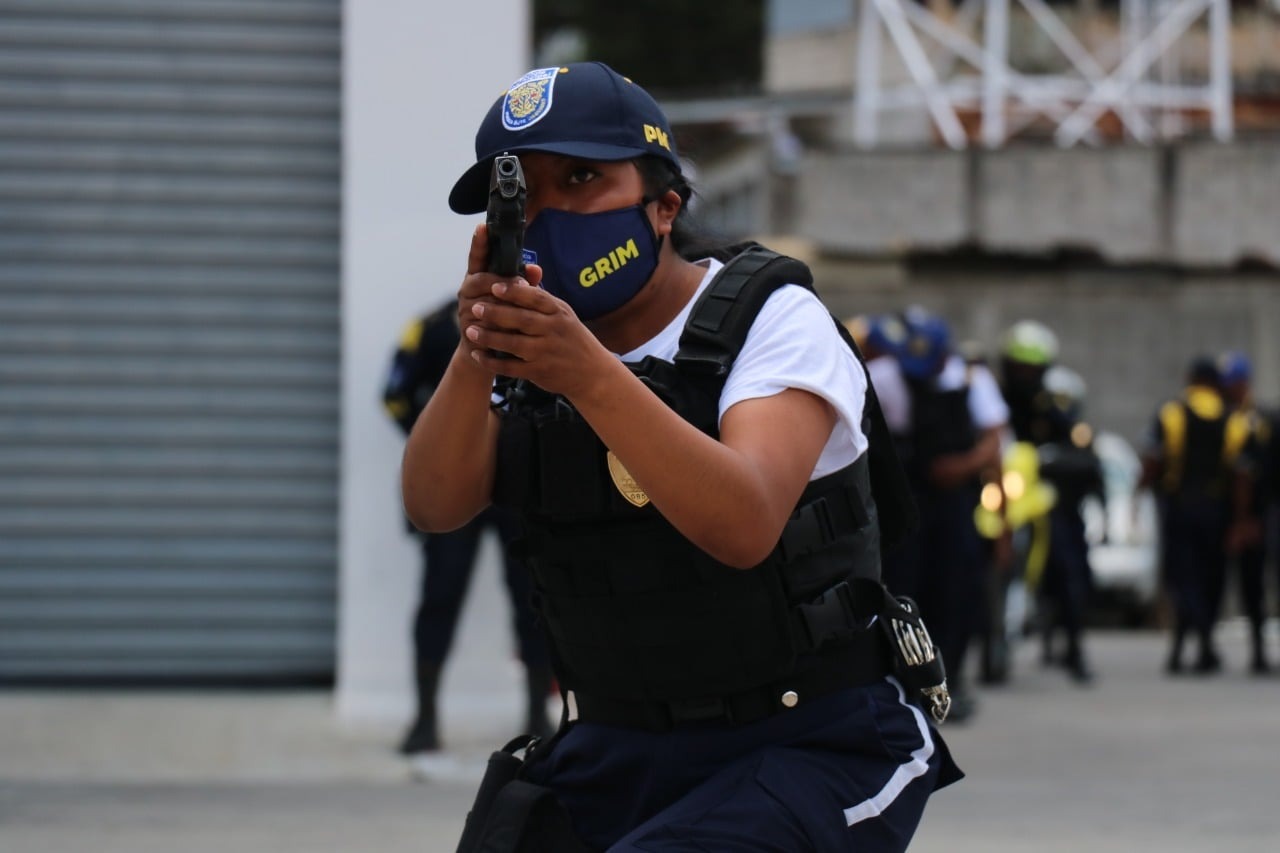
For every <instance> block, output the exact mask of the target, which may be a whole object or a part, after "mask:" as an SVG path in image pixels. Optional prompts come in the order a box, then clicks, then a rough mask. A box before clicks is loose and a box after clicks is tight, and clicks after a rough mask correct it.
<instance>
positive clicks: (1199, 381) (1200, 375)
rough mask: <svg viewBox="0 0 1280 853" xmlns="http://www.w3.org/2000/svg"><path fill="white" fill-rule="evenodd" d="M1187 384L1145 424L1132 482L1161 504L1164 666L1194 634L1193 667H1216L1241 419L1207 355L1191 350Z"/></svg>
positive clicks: (1243, 427)
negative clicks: (1168, 621) (1137, 474)
mask: <svg viewBox="0 0 1280 853" xmlns="http://www.w3.org/2000/svg"><path fill="white" fill-rule="evenodd" d="M1186 383H1187V384H1186V388H1185V389H1184V390H1183V392H1182V395H1181V396H1180V397H1179V398H1178V399H1175V400H1170V401H1168V402H1166V403H1164V404H1163V405H1162V406H1161V407H1160V409H1159V411H1158V412H1157V414H1156V417H1155V419H1154V420H1153V422H1152V424H1151V429H1150V432H1149V434H1148V437H1147V443H1146V447H1145V448H1144V450H1143V454H1142V457H1143V458H1142V463H1143V464H1142V477H1141V479H1140V480H1139V483H1138V488H1139V489H1141V488H1146V487H1153V488H1154V489H1155V493H1156V497H1157V502H1158V505H1159V507H1160V515H1161V528H1162V531H1161V532H1162V540H1163V549H1162V550H1163V555H1164V582H1165V584H1166V586H1167V588H1168V589H1169V591H1170V593H1171V596H1172V599H1173V606H1174V625H1173V636H1172V642H1171V644H1170V647H1169V657H1168V659H1167V661H1166V663H1165V669H1166V671H1167V672H1169V673H1171V674H1172V673H1180V672H1182V671H1183V660H1182V654H1183V647H1184V645H1185V644H1186V640H1187V637H1188V636H1189V635H1191V634H1194V635H1195V636H1196V638H1197V640H1198V643H1199V648H1198V656H1197V658H1196V661H1195V663H1194V665H1193V669H1194V671H1195V672H1197V673H1200V674H1207V673H1213V672H1217V671H1219V670H1220V669H1221V668H1222V658H1221V657H1220V655H1219V654H1218V651H1217V649H1216V647H1215V646H1214V642H1213V629H1214V623H1215V622H1216V621H1217V618H1218V609H1219V606H1220V605H1221V601H1222V591H1223V583H1224V580H1225V571H1226V552H1225V547H1226V542H1227V537H1228V531H1229V530H1232V528H1233V527H1234V528H1236V529H1238V526H1239V524H1240V522H1241V521H1242V520H1243V514H1242V511H1241V510H1242V507H1241V506H1240V501H1239V495H1241V494H1242V492H1243V489H1242V488H1241V486H1240V479H1239V478H1240V476H1241V472H1240V469H1239V464H1240V459H1241V453H1242V451H1243V450H1244V447H1245V444H1246V443H1247V441H1248V436H1249V427H1248V421H1247V419H1246V418H1245V417H1244V416H1242V415H1240V414H1239V413H1234V412H1231V411H1230V410H1229V409H1228V408H1227V406H1226V404H1225V403H1224V401H1223V398H1222V392H1221V377H1220V376H1219V373H1218V368H1217V366H1216V364H1215V363H1214V361H1213V359H1211V358H1206V357H1203V356H1201V357H1197V358H1196V359H1194V360H1193V361H1192V362H1191V365H1190V366H1189V368H1188V370H1187V378H1186Z"/></svg>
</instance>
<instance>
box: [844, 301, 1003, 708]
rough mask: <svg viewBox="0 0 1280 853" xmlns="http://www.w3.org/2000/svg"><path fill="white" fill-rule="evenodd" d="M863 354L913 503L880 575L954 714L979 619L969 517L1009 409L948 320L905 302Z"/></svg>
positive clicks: (992, 469) (975, 541)
mask: <svg viewBox="0 0 1280 853" xmlns="http://www.w3.org/2000/svg"><path fill="white" fill-rule="evenodd" d="M870 337H871V338H873V339H875V341H876V346H877V347H878V348H879V349H880V350H882V351H885V352H887V353H889V354H890V355H892V356H893V357H892V358H877V359H874V360H872V361H871V362H869V363H868V369H869V371H870V373H871V380H872V382H873V383H874V385H875V388H876V392H877V393H878V394H879V395H880V402H881V405H882V407H883V409H884V414H885V420H886V421H887V422H888V424H889V429H890V430H891V431H892V432H893V434H894V438H895V440H896V442H897V447H898V451H899V455H900V457H901V458H902V461H903V466H904V467H905V469H906V471H907V477H908V479H909V480H910V481H911V486H912V491H913V493H914V494H915V497H916V501H917V503H918V505H919V509H920V532H919V535H918V536H916V537H914V538H912V539H910V540H908V541H907V542H904V543H902V544H901V545H900V546H899V547H897V548H896V549H891V550H888V551H886V552H885V554H884V578H885V584H886V585H887V586H888V587H889V589H890V590H892V591H893V592H895V593H897V594H900V595H908V596H911V597H913V598H915V599H916V600H917V602H918V603H919V605H920V610H921V613H923V614H924V616H925V618H926V619H927V620H928V622H929V628H930V631H931V632H932V633H933V637H934V640H935V641H936V642H937V644H938V647H939V648H940V649H941V650H942V657H943V660H944V661H946V665H947V674H948V678H949V680H950V683H951V685H952V696H953V700H954V702H953V706H952V712H951V713H952V716H953V717H954V718H955V719H957V720H959V719H963V718H964V717H965V716H967V715H969V714H971V713H972V711H973V709H974V704H973V700H972V698H971V697H970V696H969V695H968V691H967V690H966V689H965V687H964V682H963V679H962V674H963V673H962V671H963V666H964V656H965V652H966V650H967V648H968V645H969V641H970V639H972V637H973V635H974V632H975V631H976V629H977V628H978V626H979V625H980V624H981V623H982V611H983V608H984V606H985V592H984V587H985V570H986V559H985V557H986V555H985V553H984V548H983V544H982V541H981V538H980V537H979V535H978V531H977V528H976V527H975V526H974V523H973V512H974V508H975V507H976V506H977V505H978V500H979V494H980V493H981V490H982V485H983V483H984V481H997V482H998V481H999V472H1000V440H1001V439H1000V433H1001V431H1002V430H1003V429H1004V427H1005V424H1006V422H1007V421H1008V416H1009V410H1008V407H1007V406H1006V405H1005V403H1004V400H1003V399H1002V398H1001V396H1000V389H999V387H998V385H997V384H996V381H995V378H994V377H993V376H992V375H991V372H990V371H989V370H987V369H986V368H985V367H982V366H981V365H969V364H966V363H965V360H964V359H963V358H962V357H961V356H959V355H958V354H957V353H956V352H954V349H953V347H952V343H951V330H950V327H949V326H948V325H947V323H946V322H945V321H944V320H943V319H942V318H941V317H938V316H936V315H933V314H931V313H929V312H927V311H925V310H924V309H921V308H918V307H912V308H909V309H908V310H906V311H905V312H903V313H902V314H901V315H899V316H888V317H882V318H879V319H878V321H877V324H876V327H875V329H874V330H873V333H872V334H871V336H870Z"/></svg>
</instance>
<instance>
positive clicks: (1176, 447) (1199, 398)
mask: <svg viewBox="0 0 1280 853" xmlns="http://www.w3.org/2000/svg"><path fill="white" fill-rule="evenodd" d="M1159 421H1160V431H1161V438H1162V444H1163V450H1164V459H1163V462H1164V466H1163V473H1162V475H1161V479H1160V487H1161V489H1162V491H1164V492H1165V493H1166V494H1169V495H1177V494H1184V495H1185V494H1200V495H1207V496H1210V497H1219V498H1221V497H1225V496H1226V492H1227V483H1228V477H1229V472H1230V470H1231V469H1232V468H1233V467H1234V466H1235V464H1236V461H1237V460H1238V459H1239V457H1240V454H1241V452H1242V451H1243V450H1244V447H1245V444H1246V443H1247V442H1248V440H1249V435H1250V432H1251V428H1250V424H1249V419H1248V417H1247V416H1246V415H1245V413H1243V412H1238V411H1237V412H1228V411H1227V408H1226V405H1225V404H1224V402H1223V400H1222V396H1221V395H1220V394H1218V392H1216V391H1214V390H1213V389H1211V388H1204V387H1200V386H1192V387H1190V388H1188V389H1187V390H1186V392H1185V393H1184V394H1183V397H1182V399H1180V400H1170V401H1169V402H1167V403H1165V404H1164V405H1163V406H1161V407H1160V414H1159Z"/></svg>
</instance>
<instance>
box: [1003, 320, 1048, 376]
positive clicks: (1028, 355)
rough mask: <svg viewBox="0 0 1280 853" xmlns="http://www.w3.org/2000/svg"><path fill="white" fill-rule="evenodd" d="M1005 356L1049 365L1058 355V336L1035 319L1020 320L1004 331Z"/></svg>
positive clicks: (1039, 365) (1038, 364) (1024, 362)
mask: <svg viewBox="0 0 1280 853" xmlns="http://www.w3.org/2000/svg"><path fill="white" fill-rule="evenodd" d="M1002 352H1003V354H1004V357H1005V358H1007V359H1009V360H1010V361H1016V362H1020V363H1022V364H1031V365H1036V366H1037V367H1047V366H1048V365H1050V364H1053V362H1054V359H1056V358H1057V357H1058V336H1057V335H1055V334H1054V333H1053V332H1052V331H1051V330H1050V329H1049V327H1048V326H1046V325H1044V324H1043V323H1038V322H1036V321H1035V320H1019V321H1018V322H1016V323H1014V324H1013V325H1012V326H1010V327H1009V330H1008V331H1007V332H1005V333H1004V346H1003V347H1002Z"/></svg>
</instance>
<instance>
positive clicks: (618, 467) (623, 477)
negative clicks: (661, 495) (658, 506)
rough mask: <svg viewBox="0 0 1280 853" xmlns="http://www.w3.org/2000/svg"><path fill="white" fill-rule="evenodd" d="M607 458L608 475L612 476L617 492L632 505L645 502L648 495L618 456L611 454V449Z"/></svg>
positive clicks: (642, 504)
mask: <svg viewBox="0 0 1280 853" xmlns="http://www.w3.org/2000/svg"><path fill="white" fill-rule="evenodd" d="M608 459H609V476H610V477H612V478H613V484H614V485H615V486H617V487H618V492H619V493H620V494H621V495H622V496H623V497H624V498H626V499H627V502H628V503H630V504H632V505H633V506H644V505H645V504H647V503H648V502H649V496H648V495H646V494H645V493H644V489H642V488H640V485H639V484H638V483H637V482H636V479H635V477H632V476H631V472H630V471H628V470H627V469H626V468H624V467H623V466H622V463H621V462H620V461H619V460H618V457H616V456H614V455H613V451H612V450H610V451H609V453H608Z"/></svg>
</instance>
